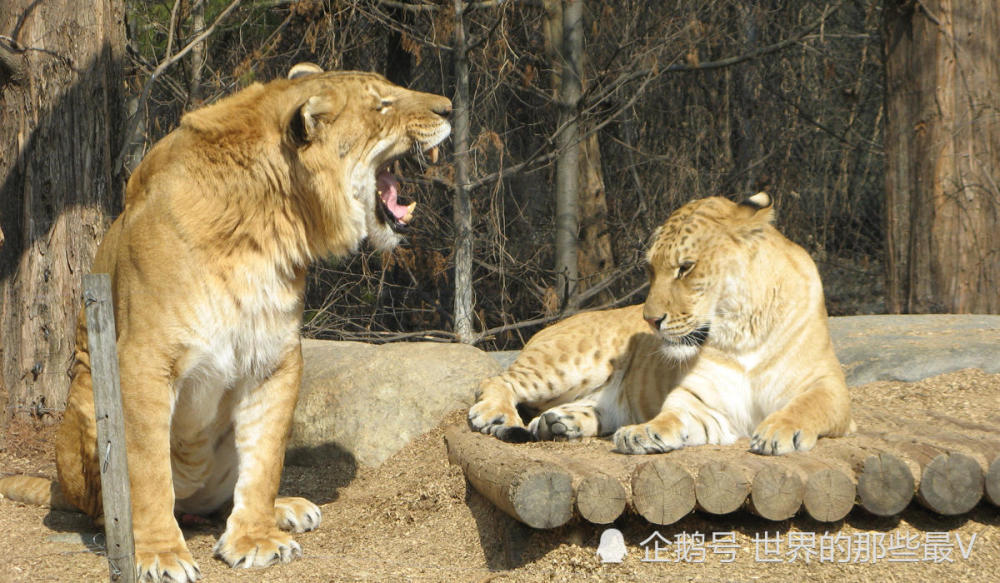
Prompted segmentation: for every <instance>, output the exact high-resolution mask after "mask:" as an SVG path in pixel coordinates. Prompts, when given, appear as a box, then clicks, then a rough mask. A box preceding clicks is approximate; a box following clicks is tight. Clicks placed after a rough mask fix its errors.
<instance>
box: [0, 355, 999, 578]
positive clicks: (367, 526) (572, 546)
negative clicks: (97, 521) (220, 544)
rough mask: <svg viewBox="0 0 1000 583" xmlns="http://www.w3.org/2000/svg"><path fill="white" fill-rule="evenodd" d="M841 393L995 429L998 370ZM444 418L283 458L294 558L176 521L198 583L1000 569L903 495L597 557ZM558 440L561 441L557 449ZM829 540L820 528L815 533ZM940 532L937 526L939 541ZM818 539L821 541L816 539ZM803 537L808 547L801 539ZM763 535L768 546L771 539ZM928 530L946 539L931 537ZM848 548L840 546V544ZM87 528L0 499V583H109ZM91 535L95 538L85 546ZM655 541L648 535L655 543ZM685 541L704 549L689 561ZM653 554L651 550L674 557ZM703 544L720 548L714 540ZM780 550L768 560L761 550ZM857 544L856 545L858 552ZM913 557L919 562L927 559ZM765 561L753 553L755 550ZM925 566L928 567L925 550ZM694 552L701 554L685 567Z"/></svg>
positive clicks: (5, 459) (22, 435)
mask: <svg viewBox="0 0 1000 583" xmlns="http://www.w3.org/2000/svg"><path fill="white" fill-rule="evenodd" d="M853 396H854V399H855V402H856V403H857V404H859V405H862V406H868V407H878V408H882V409H884V410H886V411H890V412H906V413H909V412H913V411H922V410H924V409H928V408H931V409H934V410H936V411H940V412H944V413H947V414H949V415H954V416H963V417H966V418H970V419H973V420H976V421H990V422H993V423H1000V421H998V419H1000V417H998V413H1000V408H998V407H997V405H998V404H1000V375H987V374H984V373H982V372H980V371H975V370H967V371H961V372H958V373H953V374H948V375H943V376H940V377H936V378H933V379H928V380H926V381H922V382H919V383H912V384H904V383H872V384H869V385H865V386H862V387H857V388H855V389H853ZM461 419H462V413H461V412H456V413H454V414H453V415H451V416H450V417H449V418H448V419H446V420H445V421H444V422H443V423H442V425H441V427H439V428H437V429H435V430H433V431H431V432H429V433H427V434H425V435H423V436H422V437H420V438H418V439H417V440H415V441H414V442H412V443H411V444H409V445H408V446H407V447H406V448H404V449H403V450H401V451H400V452H399V453H397V454H396V455H395V456H393V457H392V458H390V459H389V460H388V461H387V462H386V463H385V464H383V465H382V466H381V467H379V468H377V469H363V468H362V469H357V470H355V469H354V468H349V467H348V468H345V467H331V468H324V469H315V468H302V467H288V468H286V470H285V478H284V481H283V485H282V492H283V493H285V494H294V495H303V496H307V497H310V498H311V499H313V500H314V501H316V502H318V503H320V504H321V505H322V508H323V513H324V515H323V524H322V526H321V527H320V528H319V529H318V530H317V531H315V532H312V533H305V534H302V535H298V537H297V540H298V541H299V543H300V544H301V545H302V547H303V549H304V557H302V558H301V559H299V560H297V561H294V562H292V563H290V564H287V565H279V566H275V567H270V568H268V569H264V570H250V571H245V570H232V569H229V568H228V567H226V566H225V565H224V564H223V563H222V562H220V561H218V560H216V559H214V558H212V546H213V545H214V543H215V541H216V539H217V538H218V536H219V535H220V534H221V533H222V529H223V523H222V521H221V520H220V521H216V522H210V523H207V524H203V525H200V526H195V527H191V528H188V529H186V530H185V534H186V537H187V539H188V545H189V547H190V549H191V551H192V553H193V554H194V556H195V558H196V559H197V560H198V562H199V564H200V567H201V570H202V574H203V575H204V579H205V580H206V581H474V582H485V581H497V582H499V581H529V582H535V581H587V580H593V581H632V580H642V581H756V580H768V581H804V580H809V581H907V582H909V581H949V582H954V581H977V582H981V581H989V580H996V578H997V572H998V569H1000V509H998V508H997V507H995V506H991V505H989V504H987V503H985V502H982V503H980V505H979V506H977V507H976V508H975V509H974V511H973V512H971V513H970V514H968V515H966V516H962V517H954V518H944V517H939V516H936V515H934V514H933V513H930V512H928V511H926V510H924V509H922V508H921V507H919V506H917V505H916V504H913V505H911V507H910V508H908V509H907V510H906V512H905V513H904V514H903V515H902V516H900V517H897V518H893V519H883V518H876V517H873V516H871V515H869V514H867V513H865V512H864V511H863V510H858V509H856V510H855V511H853V512H852V513H851V514H850V515H849V516H848V517H847V518H846V519H845V520H844V521H842V522H839V523H834V524H821V523H816V522H812V521H810V520H808V519H806V518H796V519H793V520H789V521H785V522H780V523H773V522H767V521H764V520H762V519H760V518H755V517H753V516H751V515H748V514H746V513H742V512H740V513H736V514H734V515H731V516H725V517H710V516H705V515H701V514H692V515H690V516H688V517H687V518H685V519H684V520H682V521H681V522H679V523H676V524H673V525H670V526H666V527H658V528H657V527H654V526H652V525H650V524H648V523H645V522H644V521H642V520H641V519H637V518H634V517H630V516H626V517H624V518H622V519H620V520H619V521H617V522H616V523H615V524H614V525H613V526H614V527H615V528H618V529H620V530H621V531H622V532H623V533H624V536H625V541H626V543H627V550H628V554H627V556H626V557H625V559H624V561H623V562H622V563H620V564H602V563H601V562H600V560H599V558H598V556H597V554H596V549H597V546H598V543H599V541H600V538H601V533H602V532H603V530H604V529H603V528H602V527H596V526H592V525H587V524H573V523H571V524H570V525H567V526H565V527H562V528H559V529H555V530H551V531H533V530H531V529H529V528H527V527H524V526H521V525H520V524H518V523H516V522H514V521H512V520H510V519H509V518H507V517H506V516H505V515H503V514H501V513H499V512H498V511H497V510H495V509H494V508H493V507H492V506H491V505H490V504H489V503H488V502H486V501H484V500H483V499H482V498H481V497H480V496H479V495H478V494H476V493H475V492H472V491H470V490H469V489H468V488H467V486H466V483H465V480H464V478H463V477H462V474H461V472H460V471H459V470H458V469H457V468H455V467H451V466H449V464H448V461H447V456H446V453H445V448H444V444H443V440H442V433H443V428H444V427H445V426H447V425H449V424H451V423H455V422H459V421H461ZM52 437H53V430H52V429H51V428H46V427H32V426H30V425H28V424H20V425H16V424H12V425H11V426H10V427H9V428H8V430H7V432H6V434H5V435H4V436H3V439H4V441H3V451H0V472H3V473H5V474H9V473H24V472H30V473H38V474H42V475H49V476H52V475H54V474H55V466H54V463H53V462H52V459H53V457H52V456H53V454H52V447H51V444H52ZM563 447H565V445H563ZM654 532H658V533H659V534H660V535H661V536H663V537H664V539H666V540H669V541H676V540H677V538H676V537H678V536H682V537H683V536H684V535H690V536H691V537H694V536H697V535H704V536H705V538H706V540H708V541H711V540H712V537H713V534H715V536H725V535H727V534H728V533H732V537H733V540H734V541H735V543H736V546H735V549H734V551H733V554H734V555H735V560H734V561H733V562H723V559H725V558H728V557H727V556H725V555H723V554H716V553H713V552H712V547H710V546H708V545H706V546H704V547H700V546H696V548H695V551H694V553H693V554H692V555H690V556H689V557H688V558H689V559H692V560H691V561H690V562H679V563H677V562H646V561H644V560H643V559H644V557H645V556H646V552H649V553H650V557H652V553H653V551H654V548H653V546H652V543H649V544H646V545H645V546H643V545H642V544H641V543H642V542H643V541H644V540H645V539H647V538H648V537H650V536H651V535H653V534H654ZM827 533H828V534H827ZM940 533H945V534H940ZM825 534H827V538H824V535H825ZM811 536H813V537H815V540H814V543H813V544H812V545H810V544H809V543H808V540H809V538H810V537H811ZM765 537H770V539H771V540H772V541H773V540H775V539H780V541H781V548H780V549H775V547H774V544H773V543H772V544H771V545H766V544H764V542H763V539H764V538H765ZM834 537H839V538H837V539H836V540H837V544H838V545H839V546H840V548H841V550H840V551H838V552H836V553H835V554H834V559H835V561H841V562H832V563H831V562H826V561H820V560H819V556H818V555H813V556H812V557H811V560H810V561H809V562H808V563H807V562H805V561H804V560H803V558H802V554H798V555H796V556H795V557H794V558H795V560H793V555H792V554H789V552H790V550H791V549H790V546H789V543H792V542H793V541H795V540H799V541H800V542H801V541H802V539H803V538H805V539H806V544H805V546H806V547H807V548H812V549H814V550H816V551H818V550H819V549H820V546H821V544H823V543H824V541H826V542H827V543H828V542H829V541H831V540H834ZM939 537H944V538H943V540H941V539H940V538H939ZM848 538H850V539H851V541H852V545H853V546H852V549H853V550H852V551H851V553H850V554H848V552H847V550H846V539H848ZM906 538H910V539H911V540H912V541H914V542H912V543H911V545H914V546H913V548H915V549H916V553H915V557H914V558H915V559H916V561H915V562H892V561H890V560H889V559H890V558H904V557H903V555H901V554H896V553H891V554H889V555H883V556H881V557H875V558H872V557H871V556H863V553H864V551H865V550H866V549H870V548H877V543H878V541H880V540H881V541H882V542H883V543H884V544H888V543H889V542H890V541H900V540H904V539H906ZM100 539H101V535H100V534H99V532H98V531H97V530H96V529H95V528H94V527H92V526H91V525H90V523H89V521H88V520H87V519H86V518H85V517H83V516H82V515H78V514H72V513H64V512H50V511H48V510H47V509H43V508H35V507H27V506H24V505H20V504H15V503H13V502H10V501H9V500H3V501H0V540H2V541H4V544H3V549H4V553H5V555H6V557H5V559H6V560H4V561H3V563H2V564H0V581H56V580H59V581H62V580H72V581H99V580H107V563H106V562H105V561H104V559H103V557H101V556H100V555H99V554H97V553H96V552H95V551H99V549H100V545H99V542H100ZM95 541H96V542H97V543H98V544H95ZM662 544H663V543H661V545H662ZM698 548H701V549H702V550H703V551H704V554H703V555H700V554H699V552H698V550H697V549H698ZM674 550H675V549H672V548H664V550H661V551H660V555H659V557H660V558H661V559H668V560H669V559H673V558H675V556H676V555H675V552H674ZM717 550H720V551H721V550H722V549H721V548H719V549H717ZM775 550H780V552H779V553H772V552H768V551H775ZM859 553H861V554H859ZM925 555H927V557H925ZM764 558H770V559H777V562H762V561H761V559H764ZM935 558H936V559H938V561H939V562H934V560H933V559H935ZM699 559H701V561H700V562H699Z"/></svg>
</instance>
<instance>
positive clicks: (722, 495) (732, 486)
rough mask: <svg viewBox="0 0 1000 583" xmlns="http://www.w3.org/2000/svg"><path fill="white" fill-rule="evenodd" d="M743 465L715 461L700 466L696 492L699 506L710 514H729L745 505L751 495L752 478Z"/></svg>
mask: <svg viewBox="0 0 1000 583" xmlns="http://www.w3.org/2000/svg"><path fill="white" fill-rule="evenodd" d="M747 474H748V472H747V471H746V470H744V469H743V468H742V467H740V466H738V465H736V464H732V463H729V462H724V461H713V462H708V463H705V464H702V465H701V466H700V467H699V468H698V477H697V478H696V479H695V483H694V494H695V498H696V499H697V503H698V508H700V509H701V510H703V511H705V512H708V513H709V514H729V513H730V512H735V511H736V510H739V509H740V508H742V507H743V504H744V503H745V502H746V499H747V496H749V495H750V485H751V480H750V478H749V477H748V475H747Z"/></svg>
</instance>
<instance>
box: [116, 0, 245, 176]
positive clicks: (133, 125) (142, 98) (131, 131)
mask: <svg viewBox="0 0 1000 583" xmlns="http://www.w3.org/2000/svg"><path fill="white" fill-rule="evenodd" d="M240 1H241V0H233V1H232V2H230V3H229V5H228V6H226V8H225V9H224V10H223V11H222V12H221V13H219V15H218V16H217V17H216V18H215V20H214V21H213V22H212V24H211V25H210V26H209V27H208V28H206V29H205V30H203V31H202V32H201V34H199V35H198V36H196V37H194V38H193V39H192V40H191V42H189V43H188V44H187V45H185V46H184V48H182V49H181V50H179V51H177V54H175V55H173V56H171V57H168V58H167V59H165V60H164V61H163V62H161V63H160V64H159V65H157V67H156V69H154V70H153V72H152V74H150V76H149V79H147V80H146V82H145V83H144V84H143V86H142V93H141V94H140V95H139V103H138V106H137V108H136V113H135V115H134V116H132V118H131V119H130V120H129V122H128V128H127V129H126V130H125V137H124V140H123V142H122V149H121V151H120V152H118V157H117V158H115V174H116V175H117V174H120V173H121V171H122V166H123V165H124V163H125V156H126V155H127V154H128V150H129V144H131V143H132V140H133V139H135V132H136V129H137V128H138V127H139V118H140V116H141V115H143V114H142V112H143V111H145V107H146V102H147V101H148V100H149V94H150V92H151V91H152V90H153V82H154V81H156V79H157V78H158V77H159V76H160V75H162V74H163V72H164V71H166V70H167V69H168V68H170V66H172V65H173V64H174V63H176V62H178V61H180V60H181V59H183V58H184V56H185V55H187V54H188V53H189V52H191V49H193V48H194V47H195V45H197V44H198V43H200V42H202V41H204V40H205V39H207V38H208V37H209V36H211V35H212V33H213V32H215V28H216V26H218V25H219V23H220V22H222V21H223V20H224V19H225V18H226V17H227V16H229V13H230V12H232V11H233V10H234V9H236V7H237V6H239V5H240Z"/></svg>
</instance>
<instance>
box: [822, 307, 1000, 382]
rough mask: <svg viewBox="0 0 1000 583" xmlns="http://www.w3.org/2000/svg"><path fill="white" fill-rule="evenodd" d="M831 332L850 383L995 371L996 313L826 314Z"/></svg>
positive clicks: (998, 353) (999, 349)
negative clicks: (961, 372)
mask: <svg viewBox="0 0 1000 583" xmlns="http://www.w3.org/2000/svg"><path fill="white" fill-rule="evenodd" d="M830 336H831V337H832V338H833V346H834V349H836V351H837V358H839V359H840V364H841V365H843V367H844V372H845V373H846V374H847V384H848V385H851V386H855V385H863V384H865V383H870V382H872V381H884V380H891V381H905V382H913V381H919V380H921V379H925V378H927V377H932V376H935V375H939V374H944V373H947V372H952V371H956V370H961V369H963V368H979V369H982V370H984V371H986V372H988V373H995V372H1000V316H987V315H977V314H967V315H966V314H963V315H955V314H933V315H901V316H844V317H839V318H830Z"/></svg>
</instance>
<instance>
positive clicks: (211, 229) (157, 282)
mask: <svg viewBox="0 0 1000 583" xmlns="http://www.w3.org/2000/svg"><path fill="white" fill-rule="evenodd" d="M292 72H293V73H294V77H295V78H294V79H291V80H287V79H282V80H277V81H272V82H271V83H268V84H267V85H259V84H255V85H252V86H251V87H248V88H247V89H245V90H243V91H241V92H239V93H237V94H235V95H233V96H231V97H229V98H227V99H224V100H222V101H220V102H218V103H217V104H215V105H211V106H209V107H206V108H204V109H200V110H197V111H194V112H192V113H189V114H187V115H186V116H184V118H183V119H182V120H181V126H180V127H179V128H178V129H177V130H175V131H173V132H172V133H170V134H169V135H168V136H166V137H165V138H163V139H162V140H161V141H160V142H159V143H158V144H156V146H154V147H153V149H152V150H151V151H150V152H149V154H148V155H147V156H146V158H145V159H144V160H143V162H142V164H141V165H140V166H139V167H138V168H137V169H136V171H135V173H134V174H133V175H132V177H131V179H130V180H129V183H128V187H127V191H126V201H125V210H124V212H123V213H122V215H121V216H120V217H118V219H117V220H115V222H114V223H113V224H112V226H111V228H110V229H109V230H108V232H107V234H106V235H105V238H104V241H103V242H102V244H101V246H100V248H99V249H98V252H97V257H96V259H95V261H94V267H93V271H94V272H107V273H110V274H111V277H112V288H113V292H114V303H115V317H116V321H117V332H118V351H119V360H120V370H121V387H122V400H123V411H124V417H125V424H126V445H127V457H128V464H129V476H130V482H131V494H132V512H133V525H134V531H135V545H136V558H137V562H138V567H139V572H140V575H141V576H142V577H143V578H144V579H145V580H151V581H159V580H167V579H169V580H171V581H193V580H195V579H197V578H198V577H199V576H200V573H199V571H198V568H197V566H196V564H195V562H194V559H193V558H192V556H191V554H190V553H189V552H188V550H187V548H186V546H185V544H184V537H183V535H182V534H181V531H180V528H178V525H177V522H176V521H175V519H174V514H173V513H174V511H175V510H176V511H181V512H190V513H207V512H211V511H214V510H216V509H218V508H220V507H222V506H223V505H225V504H227V503H228V502H229V501H232V504H233V510H232V513H231V515H230V516H229V519H228V522H227V526H226V530H225V533H224V534H223V535H222V537H221V538H220V540H219V541H218V544H217V545H216V554H217V555H218V556H219V557H221V558H222V559H224V560H225V561H226V562H227V563H229V564H230V565H232V566H237V565H240V566H246V567H250V566H266V565H268V564H271V563H274V562H277V561H282V562H284V561H288V560H291V559H292V558H293V557H294V556H296V555H299V554H301V549H300V548H299V546H298V544H296V543H295V541H294V540H292V537H291V536H290V535H289V534H288V533H286V532H282V529H284V530H290V531H295V532H302V531H304V530H310V529H312V528H315V527H316V526H318V524H319V521H320V512H319V508H318V507H316V505H314V504H312V503H311V502H309V501H307V500H304V499H301V498H283V499H277V500H276V494H277V490H278V482H279V478H280V475H281V469H282V464H283V458H284V449H285V442H286V438H287V435H288V432H289V428H290V424H291V417H292V412H293V410H294V408H295V403H296V399H297V396H298V389H299V384H300V378H301V374H302V356H301V350H300V342H299V326H300V322H301V315H302V301H303V293H304V286H305V273H306V267H307V266H308V264H309V262H310V261H311V260H312V259H314V258H317V257H322V256H326V255H329V254H336V255H343V254H346V253H349V252H352V251H354V250H355V249H356V248H357V247H358V245H359V244H360V243H361V241H362V240H363V239H364V238H365V237H367V238H369V239H370V240H372V242H373V243H374V244H375V245H376V246H378V247H380V248H390V247H392V246H393V245H395V243H396V242H397V241H398V238H399V237H398V235H397V234H396V233H395V232H394V231H393V230H392V229H391V228H390V227H389V225H387V224H386V222H387V220H388V219H385V218H383V215H380V214H379V212H378V209H377V208H376V206H377V205H378V204H379V202H378V193H377V192H376V188H377V183H376V170H377V169H379V168H382V167H384V166H385V165H386V164H387V163H388V162H390V161H391V160H393V159H395V158H396V157H398V156H402V155H404V154H407V153H414V152H416V153H419V152H422V151H424V150H426V149H428V148H432V147H434V146H436V145H437V144H438V143H439V142H440V141H441V140H443V139H444V138H445V137H447V135H448V133H449V132H450V126H449V124H448V123H447V121H446V120H445V119H444V116H446V115H447V114H448V113H449V111H450V109H451V104H450V102H449V101H448V99H446V98H444V97H440V96H436V95H430V94H425V93H418V92H414V91H409V90H406V89H403V88H400V87H397V86H395V85H392V84H391V83H389V82H388V81H386V80H385V79H384V78H382V77H380V76H378V75H374V74H367V73H348V72H338V73H322V72H318V68H317V67H315V66H305V67H303V66H298V67H296V68H294V69H293V71H292ZM400 222H402V219H400ZM84 324H85V322H84V318H83V314H82V312H81V316H80V325H79V327H78V330H77V339H76V360H75V364H74V365H73V371H72V372H73V380H72V384H71V387H70V393H69V400H68V403H67V407H66V414H65V418H64V421H63V424H62V426H61V429H60V432H59V436H58V442H57V467H58V474H59V478H58V481H59V484H60V485H61V488H62V491H63V492H64V494H65V496H66V498H67V499H68V500H69V501H70V502H71V503H72V504H73V505H74V506H76V507H77V508H80V509H82V510H84V511H85V512H87V513H88V514H90V515H91V516H93V517H100V516H101V506H102V503H101V487H100V474H99V472H98V466H97V457H96V453H95V451H94V450H95V442H96V432H95V421H94V405H93V397H92V392H91V382H90V368H89V355H88V353H87V331H86V328H85V325H84ZM18 480H20V482H18ZM34 480H38V479H37V478H36V479H34ZM19 484H20V485H21V486H23V487H24V488H25V489H28V490H30V489H31V488H34V491H36V493H35V495H34V498H35V499H36V500H35V501H37V502H46V501H48V500H46V499H44V498H45V496H43V495H41V494H38V493H37V492H38V491H39V483H38V482H37V481H32V479H29V478H8V479H6V480H5V481H4V483H3V484H0V490H2V491H3V492H4V494H5V495H8V496H18V495H19V494H18V492H17V490H18V485H19ZM22 494H23V492H22ZM21 497H22V498H23V497H24V496H21ZM28 497H31V494H30V493H29V494H28Z"/></svg>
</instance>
